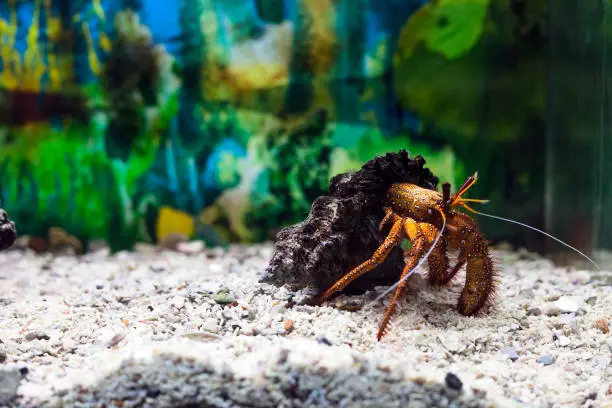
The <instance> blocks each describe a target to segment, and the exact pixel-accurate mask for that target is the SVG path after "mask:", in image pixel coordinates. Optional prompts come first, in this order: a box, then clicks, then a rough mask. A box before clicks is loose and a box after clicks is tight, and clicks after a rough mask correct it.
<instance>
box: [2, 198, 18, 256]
mask: <svg viewBox="0 0 612 408" xmlns="http://www.w3.org/2000/svg"><path fill="white" fill-rule="evenodd" d="M16 239H17V229H16V228H15V223H14V222H13V221H11V220H9V218H8V215H7V214H6V211H4V210H3V209H2V208H0V251H1V250H3V249H7V248H8V247H10V246H11V245H13V244H14V243H15V240H16Z"/></svg>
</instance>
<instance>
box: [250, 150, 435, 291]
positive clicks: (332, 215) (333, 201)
mask: <svg viewBox="0 0 612 408" xmlns="http://www.w3.org/2000/svg"><path fill="white" fill-rule="evenodd" d="M424 165H425V159H423V157H421V156H416V157H414V158H410V157H409V155H408V152H407V151H405V150H401V151H399V152H398V153H387V154H386V155H385V156H378V157H376V158H374V159H372V160H370V161H369V162H367V163H366V164H365V165H363V166H362V168H361V169H360V170H358V171H356V172H349V173H343V174H339V175H337V176H335V177H333V178H332V180H331V182H330V186H329V195H325V196H320V197H318V198H316V199H315V200H314V202H313V204H312V207H311V210H310V213H309V215H308V217H307V218H306V219H305V220H304V221H302V222H301V223H299V224H296V225H293V226H290V227H286V228H283V229H282V230H281V231H280V232H279V233H278V234H277V236H276V242H275V248H274V253H273V255H272V258H271V260H270V263H269V265H268V267H267V268H266V270H265V272H264V274H263V277H262V278H261V282H263V283H270V284H273V285H276V286H282V285H287V286H288V287H289V288H291V289H292V290H300V289H304V288H309V289H312V290H314V291H316V292H317V293H320V292H321V291H323V290H325V289H327V288H329V287H330V286H331V285H332V284H334V283H335V282H336V281H337V280H338V279H339V278H340V277H342V276H343V275H344V274H346V273H347V272H349V271H350V270H351V269H353V268H354V267H355V266H357V265H359V264H360V263H362V262H364V261H365V260H366V259H368V258H369V257H371V256H372V254H373V253H374V251H375V250H376V249H377V248H378V246H379V245H380V244H381V243H382V241H383V240H384V238H385V237H384V235H383V234H381V233H380V232H379V231H378V224H379V223H380V221H381V220H382V218H383V216H384V214H383V210H382V208H381V201H382V197H383V194H384V192H385V191H386V190H387V189H388V188H389V186H390V185H391V184H394V183H400V182H407V183H412V184H416V185H418V186H421V187H424V188H428V189H431V190H437V186H438V182H439V180H438V178H437V177H436V176H434V175H433V173H432V172H431V171H430V170H429V169H427V168H424V167H423V166H424ZM403 264H404V262H403V252H402V250H401V248H394V249H393V250H392V251H391V253H390V254H389V256H388V257H387V259H386V260H385V262H383V263H382V264H381V265H379V266H378V267H377V268H376V269H375V270H374V271H372V272H371V273H368V274H365V275H363V276H361V277H359V278H357V279H356V280H355V281H353V282H352V283H351V284H350V285H349V286H348V287H347V288H346V289H345V293H349V294H351V293H362V292H364V291H365V290H367V289H370V288H372V287H373V286H375V285H388V284H391V283H395V282H396V281H397V279H398V278H399V276H400V274H401V270H402V267H403Z"/></svg>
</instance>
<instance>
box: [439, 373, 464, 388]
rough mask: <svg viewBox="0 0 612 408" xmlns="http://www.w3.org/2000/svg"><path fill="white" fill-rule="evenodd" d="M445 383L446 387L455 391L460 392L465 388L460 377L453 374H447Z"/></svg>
mask: <svg viewBox="0 0 612 408" xmlns="http://www.w3.org/2000/svg"><path fill="white" fill-rule="evenodd" d="M444 382H445V383H446V386H447V387H448V388H451V389H453V390H457V391H460V390H461V388H462V387H463V383H462V382H461V380H460V379H459V377H457V376H456V375H455V374H453V373H448V374H446V377H445V378H444Z"/></svg>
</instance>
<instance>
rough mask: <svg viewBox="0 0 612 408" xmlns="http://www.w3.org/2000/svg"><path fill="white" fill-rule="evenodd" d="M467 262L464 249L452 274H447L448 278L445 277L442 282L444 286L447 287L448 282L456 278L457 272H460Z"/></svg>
mask: <svg viewBox="0 0 612 408" xmlns="http://www.w3.org/2000/svg"><path fill="white" fill-rule="evenodd" d="M466 261H467V255H466V252H465V250H463V249H462V250H461V251H460V252H459V257H458V258H457V263H456V264H455V266H454V267H453V269H452V270H451V271H450V272H448V273H447V274H446V276H444V280H443V281H442V285H446V284H447V283H448V282H450V281H451V279H453V278H454V277H455V275H456V274H457V272H459V270H460V269H461V268H462V267H463V265H465V262H466Z"/></svg>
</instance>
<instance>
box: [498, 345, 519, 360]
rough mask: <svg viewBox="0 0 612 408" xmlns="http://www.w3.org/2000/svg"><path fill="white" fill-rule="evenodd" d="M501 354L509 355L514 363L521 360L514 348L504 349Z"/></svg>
mask: <svg viewBox="0 0 612 408" xmlns="http://www.w3.org/2000/svg"><path fill="white" fill-rule="evenodd" d="M500 352H501V353H502V354H505V355H507V356H508V357H509V358H510V360H512V361H516V360H518V358H519V355H518V353H517V352H516V349H515V348H514V347H504V348H503V349H501V350H500Z"/></svg>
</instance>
